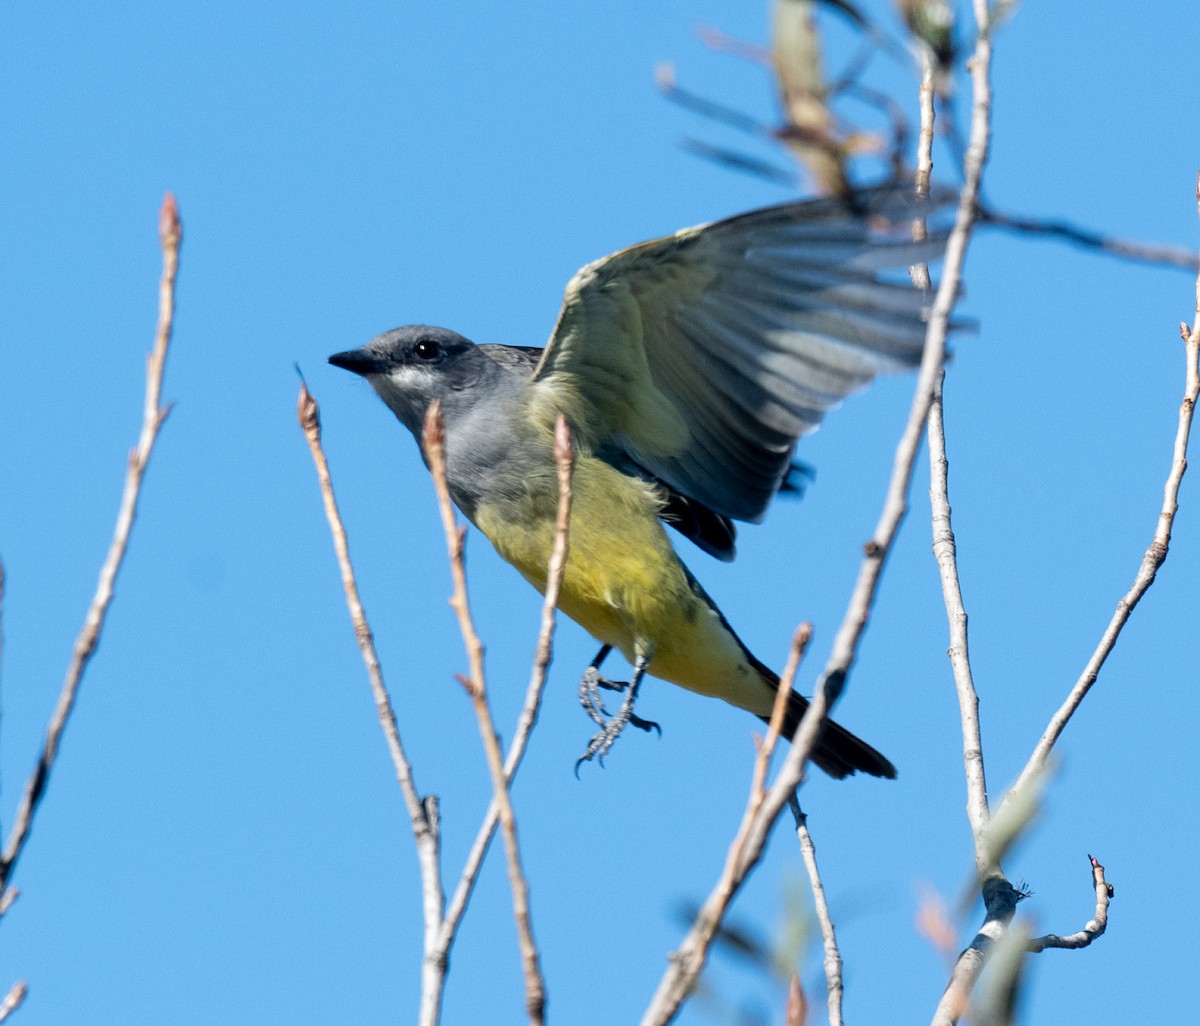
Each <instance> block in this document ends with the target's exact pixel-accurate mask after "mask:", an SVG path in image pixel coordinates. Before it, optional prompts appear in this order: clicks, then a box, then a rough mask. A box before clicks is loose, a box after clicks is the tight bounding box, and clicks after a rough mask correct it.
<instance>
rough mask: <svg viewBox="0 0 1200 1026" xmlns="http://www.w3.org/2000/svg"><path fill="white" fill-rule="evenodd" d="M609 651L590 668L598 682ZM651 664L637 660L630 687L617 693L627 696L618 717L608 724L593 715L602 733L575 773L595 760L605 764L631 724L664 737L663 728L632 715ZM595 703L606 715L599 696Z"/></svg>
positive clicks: (592, 708) (593, 739) (644, 659)
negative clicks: (622, 692)
mask: <svg viewBox="0 0 1200 1026" xmlns="http://www.w3.org/2000/svg"><path fill="white" fill-rule="evenodd" d="M608 647H609V646H607V645H606V646H605V647H604V648H603V649H601V650H600V655H598V656H597V657H596V660H595V661H594V662H593V663H592V665H591V666H590V667H588V670H589V671H590V672H595V675H596V677H597V678H599V673H598V672H597V671H598V670H599V666H600V662H601V660H603V658H604V656H606V655H608V652H607V651H606V649H608ZM649 663H650V660H649V659H648V658H647V657H646V656H638V657H637V661H636V662H635V663H634V664H633V679H632V680H631V681H629V682H628V683H627V684H626V683H623V684H621V686H620V687H618V688H616V689H615V690H619V691H624V692H625V699H624V701H623V702H621V708H620V709H618V710H617V714H616V715H615V716H613V717H611V718H610V719H607V720H606V719H604V718H603V717H602V716H597V715H593V719H595V720H596V722H597V723H598V724H599V725H600V727H601V730H600V733H598V734H597V735H596V736H595V737H593V738H592V740H591V741H590V742H588V746H587V751H586V752H584V753H583V755H581V756H580V757H579V761H578V762H577V763H576V764H575V769H576V771H578V770H579V767H580V765H582V764H583V763H585V762H589V761H590V760H592V759H594V758H596V757H599V759H600V761H601V762H603V761H604V756H605V755H607V754H608V751H609V749H610V748H612V746H613V744H614V743H615V742H616V740H617V738H618V737H620V736H621V731H623V730H624V729H625V727H626V725H628V724H632V725H633V726H635V727H637V728H638V729H640V730H657V731H658V732H659V733H660V734H661V733H662V728H661V727H660V726H659V725H658V724H657V723H654V722H652V721H650V720H643V719H642V718H641V717H640V716H637V715H635V713H634V711H633V706H634V703H635V702H636V701H637V694H638V688H640V687H641V685H642V678H643V677H644V676H645V675H646V667H647V666H648V665H649ZM587 678H588V674H587V673H585V674H584V679H585V680H586V679H587ZM607 683H608V684H612V683H613V682H612V681H609V682H607ZM597 686H599V687H603V686H604V685H603V684H599V682H598V680H597ZM582 690H583V689H582V685H581V688H580V692H581V695H582ZM594 694H595V693H594V692H593V693H592V695H594ZM594 701H595V706H599V709H600V711H601V712H603V709H604V707H603V706H602V705H600V703H599V698H598V696H596V697H595V698H594ZM584 706H585V708H588V711H589V712H592V713H594V712H595V706H589V705H588V703H586V702H585V703H584Z"/></svg>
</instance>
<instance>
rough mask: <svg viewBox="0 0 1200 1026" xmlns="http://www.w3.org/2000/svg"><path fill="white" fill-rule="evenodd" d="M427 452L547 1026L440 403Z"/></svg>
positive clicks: (525, 947)
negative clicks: (448, 471)
mask: <svg viewBox="0 0 1200 1026" xmlns="http://www.w3.org/2000/svg"><path fill="white" fill-rule="evenodd" d="M424 449H425V453H426V456H427V457H428V459H429V471H430V473H431V474H432V475H433V483H434V487H435V488H436V489H437V496H438V506H439V509H440V510H441V514H442V526H443V527H444V528H445V531H446V545H447V547H448V548H449V551H450V574H451V577H452V578H453V581H454V594H453V596H452V597H451V599H450V605H451V606H452V607H453V609H454V612H455V614H456V615H457V617H458V624H459V629H460V630H461V632H462V637H463V644H464V645H465V646H466V649H467V660H468V662H469V663H470V676H469V677H463V676H460V677H459V681H460V682H461V683H462V684H463V686H464V687H465V688H466V689H467V693H468V694H469V695H470V696H471V702H472V704H473V705H474V707H475V716H476V719H478V721H479V733H480V736H481V737H482V739H483V750H484V754H485V755H486V757H487V762H488V769H489V770H490V771H491V774H492V788H493V790H494V791H495V800H496V802H497V805H498V808H499V818H500V835H501V837H503V839H504V849H505V854H506V856H507V861H508V882H509V887H510V889H511V891H512V899H513V917H514V918H515V919H516V923H517V937H518V942H519V944H520V948H521V965H522V970H523V972H524V974H525V1007H526V1011H527V1012H528V1014H529V1021H530V1022H531V1023H534V1024H535V1026H541V1023H543V1022H544V1021H545V1010H546V984H545V981H544V980H543V978H542V971H541V966H540V964H539V961H540V960H539V956H538V950H537V944H536V942H535V941H534V938H533V924H532V922H531V921H530V915H529V884H528V882H527V881H526V879H525V873H524V870H523V869H522V867H521V850H520V846H519V845H518V842H517V823H516V817H515V816H514V815H513V808H512V800H511V798H510V796H509V792H508V777H507V775H506V774H505V769H504V759H503V756H502V754H501V751H500V739H499V738H498V737H497V735H496V727H495V724H494V722H493V720H492V710H491V706H490V705H489V704H488V697H487V683H486V680H485V678H484V673H483V643H482V642H481V641H480V640H479V635H478V634H477V633H476V631H475V624H474V621H473V620H472V618H471V609H470V604H469V602H468V600H467V578H466V571H465V569H464V565H463V539H464V537H465V535H466V528H459V526H458V525H457V523H456V522H455V518H454V506H453V504H452V502H451V499H450V489H449V487H448V486H447V484H446V428H445V422H444V421H443V419H442V406H441V403H440V402H438V401H435V402H434V403H433V405H432V406H431V407H430V408H429V413H428V414H427V415H426V417H425V434H424Z"/></svg>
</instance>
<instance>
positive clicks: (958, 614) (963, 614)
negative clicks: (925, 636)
mask: <svg viewBox="0 0 1200 1026" xmlns="http://www.w3.org/2000/svg"><path fill="white" fill-rule="evenodd" d="M944 381H945V374H944V373H943V374H942V375H941V376H939V378H938V384H937V391H936V393H935V394H934V400H933V406H932V407H931V408H930V411H929V502H930V506H931V508H932V513H933V555H934V558H935V559H936V560H937V565H938V572H939V573H940V575H941V578H942V598H943V600H944V601H945V604H946V619H947V620H948V621H949V626H950V648H949V651H948V654H949V656H950V666H951V669H953V671H954V684H955V687H956V689H957V691H958V709H959V717H960V719H961V721H962V739H963V769H964V771H965V773H966V779H967V822H968V823H969V824H970V826H971V837H972V839H973V840H974V843H975V868H976V870H977V871H978V872H979V874H980V876H981V877H982V876H983V875H985V874H986V873H988V872H992V871H997V870H998V867H996V866H994V865H993V864H992V863H993V862H994V860H995V855H994V853H993V852H992V851H991V845H989V844H988V843H987V827H988V822H989V818H990V813H989V810H988V797H987V780H986V777H985V775H984V765H983V740H982V737H981V734H980V729H979V695H978V693H977V692H976V690H975V680H974V677H973V676H972V673H971V655H970V649H969V646H968V636H967V610H966V607H965V606H964V605H963V596H962V585H961V583H960V581H959V577H958V557H957V551H956V549H955V543H954V529H953V527H952V525H951V522H950V494H949V480H948V477H949V474H948V471H949V467H950V462H949V460H948V459H947V456H946V428H945V423H944V421H943V419H942V385H943V383H944Z"/></svg>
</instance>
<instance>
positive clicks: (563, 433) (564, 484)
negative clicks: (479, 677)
mask: <svg viewBox="0 0 1200 1026" xmlns="http://www.w3.org/2000/svg"><path fill="white" fill-rule="evenodd" d="M554 457H555V461H556V464H557V467H558V514H557V518H556V521H555V530H554V549H553V551H552V552H551V554H550V565H549V569H548V572H547V575H546V596H545V601H544V602H543V603H542V626H541V630H540V632H539V634H538V642H537V648H536V650H535V655H534V662H533V672H532V674H531V676H530V679H529V687H528V688H527V690H526V692H525V704H524V705H523V706H522V708H521V714H520V716H519V717H518V718H517V729H516V734H515V736H514V737H513V742H512V745H511V747H510V748H509V750H508V757H507V758H506V759H505V762H504V776H505V779H506V780H507V781H508V782H509V784H510V785H511V783H512V780H513V777H515V776H516V774H517V770H518V768H519V767H520V765H521V759H522V758H523V756H524V755H525V748H526V745H527V744H528V743H529V735H530V733H531V732H532V730H533V727H534V724H535V723H536V722H537V716H538V710H539V709H540V707H541V702H542V693H543V691H544V690H545V686H546V673H547V671H548V669H549V667H550V657H551V652H552V647H553V640H554V625H555V615H554V613H555V609H556V608H557V606H558V595H559V590H560V588H561V586H562V577H563V572H564V570H565V569H566V565H567V553H568V549H569V543H568V529H569V525H570V520H571V497H572V495H571V474H572V471H573V469H574V464H575V454H574V451H573V449H572V447H571V437H570V433H569V432H568V430H567V422H566V420H565V419H564V418H563V417H562V415H561V414H560V415H559V418H558V422H557V423H556V425H555V436H554ZM499 818H500V803H499V801H498V800H497V799H493V800H492V803H491V806H490V807H489V808H488V812H487V815H486V816H485V817H484V821H483V825H482V826H481V827H480V828H479V833H478V835H477V836H476V838H475V843H474V844H473V845H472V846H471V851H470V853H469V854H468V856H467V860H466V863H465V865H464V866H463V872H462V877H461V878H460V879H459V883H458V887H457V888H456V889H455V892H454V897H453V898H452V899H451V901H450V906H449V909H448V910H447V912H446V918H445V921H444V922H443V923H442V929H441V931H440V935H439V941H438V942H439V944H440V945H442V949H443V951H444V952H445V953H446V954H448V953H449V951H450V946H451V944H452V943H453V942H454V935H455V932H456V931H457V930H458V924H459V923H460V922H461V921H462V917H463V913H464V912H466V908H467V902H468V901H470V898H471V892H472V891H473V890H474V888H475V881H476V880H477V879H478V877H479V869H480V867H481V866H482V865H483V859H484V856H485V855H486V854H487V849H488V845H489V844H490V842H491V839H492V835H493V833H495V830H496V823H497V822H498V821H499Z"/></svg>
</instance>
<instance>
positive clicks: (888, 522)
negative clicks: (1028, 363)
mask: <svg viewBox="0 0 1200 1026" xmlns="http://www.w3.org/2000/svg"><path fill="white" fill-rule="evenodd" d="M983 69H984V71H983V74H984V76H985V78H984V81H985V84H986V62H985V63H984V64H983ZM989 102H990V101H989V98H988V94H987V93H986V92H985V93H984V94H983V98H982V100H980V98H979V94H978V93H977V104H980V103H981V104H982V105H983V114H982V115H981V116H980V115H979V113H978V109H977V116H976V118H975V121H974V123H973V126H972V146H971V149H970V151H969V154H968V155H969V157H970V159H969V160H968V167H967V176H966V178H967V180H966V184H965V185H964V187H963V191H962V194H961V196H960V199H959V205H958V213H957V217H956V219H955V224H954V227H953V229H952V230H951V232H950V236H949V239H948V242H947V246H946V258H945V266H944V271H943V277H942V281H941V284H940V286H939V287H938V291H937V295H936V297H935V299H934V303H933V307H932V309H931V310H930V314H929V323H928V327H927V330H926V334H925V350H924V353H923V355H922V359H921V368H920V371H919V373H918V377H917V383H916V387H915V390H914V394H913V402H912V407H911V409H910V411H909V417H908V422H907V424H906V426H905V429H904V433H903V434H902V436H901V438H900V441H899V443H898V445H897V447H896V455H895V458H894V460H893V464H892V476H891V479H890V481H889V484H888V491H887V497H886V499H885V503H884V509H883V512H882V514H881V516H880V519H879V523H878V524H877V525H876V528H875V534H874V536H873V537H872V539H871V540H870V541H869V542H867V544H866V546H865V555H864V558H863V563H862V566H861V568H860V570H859V574H858V579H857V581H856V582H855V588H854V592H853V594H852V595H851V599H850V603H849V606H848V608H847V610H846V615H845V617H844V618H843V620H842V625H841V627H840V628H839V630H838V633H837V636H836V637H835V639H834V643H833V649H832V652H831V654H830V657H829V660H828V662H827V664H826V666H825V669H824V671H823V672H822V674H821V677H820V678H819V680H818V682H817V686H816V688H815V689H814V692H813V696H812V699H811V700H810V702H809V706H808V709H807V710H806V711H805V714H804V716H803V717H801V720H800V723H799V724H798V725H797V727H796V732H795V734H794V735H793V737H792V748H791V751H790V752H788V756H787V759H786V760H785V761H784V763H783V766H782V767H781V768H780V770H779V773H778V775H777V776H776V778H775V781H774V783H773V784H772V785H771V788H770V790H769V791H768V792H767V795H766V797H765V798H764V800H763V801H762V803H761V804H760V805H759V806H758V807H757V808H756V809H755V811H754V813H753V815H750V814H749V813H750V810H749V809H748V810H747V817H746V818H745V819H744V820H743V823H742V827H741V829H740V830H739V835H738V836H739V841H738V842H735V846H736V852H737V856H738V857H737V860H736V862H735V861H734V860H733V859H732V858H731V859H729V860H727V862H726V866H725V869H724V870H723V872H722V874H721V878H720V879H719V880H718V882H717V884H716V886H714V888H713V890H712V892H711V894H710V895H709V898H708V899H707V900H706V901H705V903H704V905H703V906H702V908H701V910H700V915H699V916H698V917H697V920H696V923H695V924H694V925H693V927H692V929H691V931H689V933H688V935H687V937H685V938H684V941H683V943H682V944H681V945H680V947H679V950H678V951H677V952H675V954H674V955H673V956H672V958H671V964H670V965H669V966H668V967H667V971H666V972H665V973H664V974H663V978H662V980H661V981H660V983H659V986H658V990H657V991H656V992H655V995H654V997H653V999H652V1000H651V1003H650V1006H649V1007H648V1009H647V1011H646V1013H645V1014H644V1016H643V1018H642V1023H643V1026H650V1024H658V1023H666V1022H669V1021H670V1020H671V1019H672V1018H673V1017H674V1016H675V1014H676V1013H677V1012H678V1010H679V1007H680V1005H681V1003H682V1002H683V1000H684V999H685V998H686V997H687V995H688V993H690V991H691V988H692V987H693V986H694V984H695V981H696V979H697V978H698V977H699V974H700V971H701V970H702V969H703V967H704V961H705V959H706V957H707V951H708V946H709V944H710V942H711V939H712V936H713V935H714V934H715V932H716V930H717V928H718V926H719V924H720V918H719V917H720V915H721V914H723V910H724V909H725V908H727V907H728V905H729V902H730V901H731V900H732V897H733V895H734V894H735V893H736V892H737V890H738V889H739V888H740V887H741V885H742V883H743V882H744V880H745V879H746V876H747V875H748V874H749V872H750V870H752V869H753V868H754V866H755V865H756V864H757V863H758V860H759V859H760V858H761V857H762V852H763V848H764V846H765V845H766V841H767V836H768V835H769V833H770V829H771V826H772V825H773V824H774V822H775V819H776V818H777V817H778V815H779V813H780V811H781V810H782V808H783V806H784V805H785V804H786V802H787V801H788V799H789V797H790V796H791V795H792V794H794V792H795V790H796V788H797V786H799V784H800V781H801V780H802V779H803V777H804V767H805V763H806V762H807V760H808V758H809V756H810V755H811V753H812V750H813V748H814V747H815V746H816V743H817V740H818V738H819V736H820V732H821V729H822V727H823V726H824V722H825V718H826V716H827V715H828V712H829V709H830V707H831V706H832V705H833V703H834V702H836V701H837V698H838V697H839V695H840V694H841V691H842V688H843V687H844V685H845V681H846V677H847V674H848V673H849V671H850V667H851V666H852V665H853V663H854V659H855V656H856V654H857V651H858V644H859V642H860V641H861V639H862V635H863V632H864V631H865V629H866V625H867V620H868V619H869V615H870V611H871V608H872V606H873V605H874V601H875V595H876V592H877V590H878V587H879V580H880V578H881V576H882V573H883V566H884V562H885V560H886V558H887V554H888V552H889V551H890V550H891V546H892V543H893V542H894V541H895V538H896V535H897V533H898V532H899V529H900V523H901V522H902V520H903V519H904V515H905V513H906V512H907V509H908V499H907V496H908V489H909V486H910V484H911V481H912V474H913V465H914V464H915V462H916V457H917V450H918V449H919V447H920V441H921V432H922V430H923V429H924V426H925V419H926V417H927V416H928V413H929V406H930V404H931V403H932V401H933V391H934V385H935V382H936V379H937V375H938V373H939V372H940V371H941V368H942V365H943V363H944V362H945V356H946V336H947V333H948V331H949V325H950V313H951V311H952V309H953V306H954V302H955V300H956V298H957V296H958V291H959V284H960V282H961V279H962V268H963V263H964V260H965V257H966V248H967V243H968V241H969V239H970V235H971V228H972V225H973V223H974V211H975V203H976V199H977V197H978V193H979V180H980V177H981V176H982V173H983V165H984V163H985V161H986V158H987V138H988V132H989V121H988V118H987V110H988V109H989ZM743 837H744V840H741V839H742V838H743ZM734 851H735V848H731V856H732V855H733V854H734ZM714 917H715V918H714Z"/></svg>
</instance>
